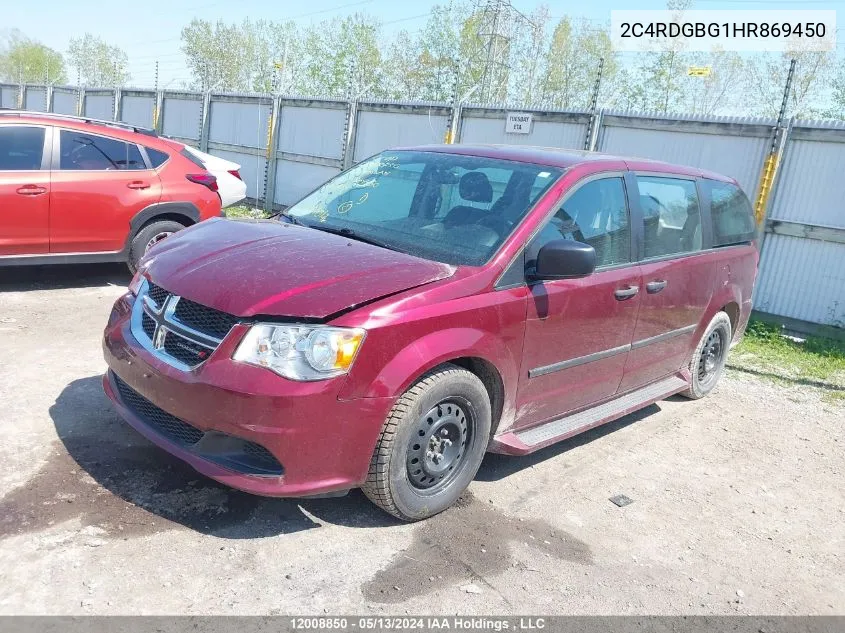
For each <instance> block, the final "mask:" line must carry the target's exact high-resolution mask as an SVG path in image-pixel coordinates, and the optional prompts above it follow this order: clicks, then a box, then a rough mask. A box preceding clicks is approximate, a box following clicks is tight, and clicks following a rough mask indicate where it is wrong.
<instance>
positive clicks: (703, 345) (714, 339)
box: [681, 312, 731, 400]
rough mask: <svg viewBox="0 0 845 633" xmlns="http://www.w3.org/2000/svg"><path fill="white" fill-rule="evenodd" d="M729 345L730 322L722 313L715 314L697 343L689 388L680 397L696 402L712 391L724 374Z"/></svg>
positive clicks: (690, 368) (692, 361)
mask: <svg viewBox="0 0 845 633" xmlns="http://www.w3.org/2000/svg"><path fill="white" fill-rule="evenodd" d="M730 344H731V320H730V318H729V317H728V315H727V314H725V313H724V312H718V313H716V316H714V317H713V319H712V320H711V321H710V323H709V325H708V326H707V329H706V330H704V335H703V336H702V337H701V340H700V341H699V342H698V345H697V346H696V348H695V352H693V355H692V359H691V360H690V364H689V371H690V374H691V375H692V377H691V379H690V386H689V387H688V388H687V390H686V391H683V392H681V395H682V396H686V397H687V398H691V399H693V400H698V399H699V398H703V397H704V396H706V395H707V394H708V393H710V392H711V391H713V388H714V387H715V386H716V383H718V382H719V379H720V378H721V377H722V374H724V373H725V361H726V360H727V358H728V348H729V347H730Z"/></svg>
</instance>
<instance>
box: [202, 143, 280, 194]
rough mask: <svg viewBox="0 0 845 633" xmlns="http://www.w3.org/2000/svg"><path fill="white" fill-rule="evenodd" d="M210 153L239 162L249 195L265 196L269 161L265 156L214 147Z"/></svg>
mask: <svg viewBox="0 0 845 633" xmlns="http://www.w3.org/2000/svg"><path fill="white" fill-rule="evenodd" d="M208 153H209V154H212V155H214V156H219V157H220V158H225V159H226V160H231V161H232V162H235V163H238V164H239V165H240V166H241V168H240V174H241V178H242V179H243V181H244V182H245V183H246V195H247V197H249V198H254V199H256V200H260V199H262V198H263V197H264V164H265V163H266V162H267V161H266V159H265V158H264V157H263V156H256V155H254V154H241V153H238V152H230V151H225V150H220V149H213V148H212V149H210V150H209V151H208Z"/></svg>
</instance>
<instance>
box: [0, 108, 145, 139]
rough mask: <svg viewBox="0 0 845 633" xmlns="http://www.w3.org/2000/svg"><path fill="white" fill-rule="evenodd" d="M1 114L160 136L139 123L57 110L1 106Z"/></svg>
mask: <svg viewBox="0 0 845 633" xmlns="http://www.w3.org/2000/svg"><path fill="white" fill-rule="evenodd" d="M0 116H32V117H44V118H46V119H62V120H67V121H80V122H82V123H94V124H96V125H105V126H108V127H114V128H119V129H122V130H132V131H133V132H136V133H138V134H146V135H147V136H158V132H156V131H155V130H153V129H152V128H147V127H141V126H139V125H132V124H131V123H123V122H121V121H106V120H104V119H94V118H91V117H87V116H73V115H71V114H58V113H56V112H39V111H37V110H11V109H5V108H0Z"/></svg>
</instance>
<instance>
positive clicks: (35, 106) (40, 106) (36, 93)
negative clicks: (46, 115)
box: [23, 86, 47, 112]
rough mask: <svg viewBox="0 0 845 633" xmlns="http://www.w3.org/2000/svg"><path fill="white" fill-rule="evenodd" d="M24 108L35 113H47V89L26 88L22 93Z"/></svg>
mask: <svg viewBox="0 0 845 633" xmlns="http://www.w3.org/2000/svg"><path fill="white" fill-rule="evenodd" d="M23 102H24V108H25V109H26V110H35V111H36V112H46V111H47V89H46V88H36V87H33V86H27V87H26V90H25V91H24V93H23Z"/></svg>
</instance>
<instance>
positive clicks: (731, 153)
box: [599, 121, 771, 198]
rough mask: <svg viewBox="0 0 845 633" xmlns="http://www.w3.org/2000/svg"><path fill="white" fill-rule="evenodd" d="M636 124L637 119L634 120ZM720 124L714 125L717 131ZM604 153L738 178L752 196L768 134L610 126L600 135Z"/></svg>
mask: <svg viewBox="0 0 845 633" xmlns="http://www.w3.org/2000/svg"><path fill="white" fill-rule="evenodd" d="M631 124H632V125H636V121H632V122H631ZM717 125H719V124H717V123H714V124H713V126H714V127H713V130H714V131H715V130H716V129H717V128H716V127H715V126H717ZM599 138H600V146H599V149H600V151H602V152H607V153H609V154H619V155H620V156H637V157H641V158H651V159H654V160H662V161H666V162H669V163H676V164H678V165H689V166H691V167H699V168H701V169H707V170H710V171H715V172H717V173H720V174H724V175H726V176H731V177H733V178H736V180H737V181H738V182H739V184H740V185H741V186H742V188H743V189H744V190H745V192H746V193H747V194H748V196H749V197H750V198H753V196H754V194H755V192H756V191H757V183H758V181H759V179H760V168H761V166H762V164H763V159H764V158H765V155H766V152H767V151H768V148H769V144H770V142H771V141H770V139H768V138H766V137H762V136H761V137H754V136H738V135H733V134H730V133H729V132H728V131H727V130H725V134H724V135H722V134H715V133H701V132H694V131H687V130H684V125H683V122H677V125H676V126H675V128H674V129H668V128H667V129H652V128H634V127H627V126H625V127H622V126H617V125H607V126H606V127H604V128H603V129H602V131H601V134H600V136H599Z"/></svg>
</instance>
